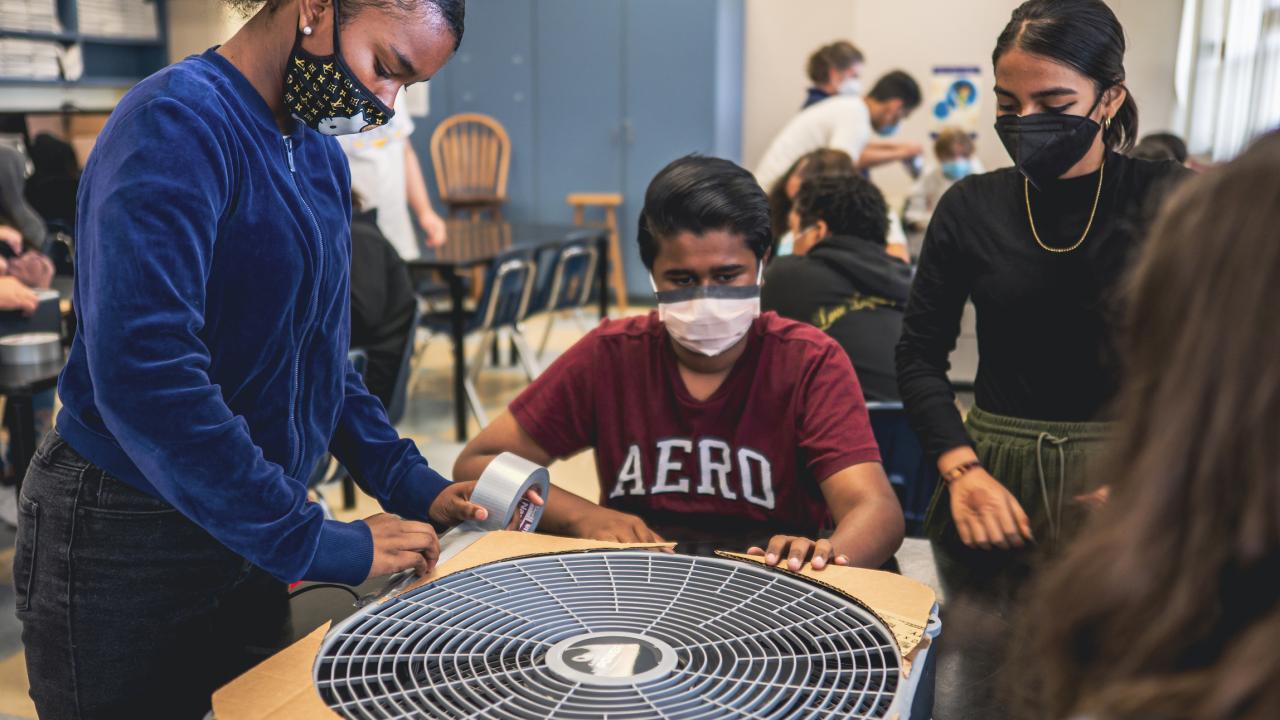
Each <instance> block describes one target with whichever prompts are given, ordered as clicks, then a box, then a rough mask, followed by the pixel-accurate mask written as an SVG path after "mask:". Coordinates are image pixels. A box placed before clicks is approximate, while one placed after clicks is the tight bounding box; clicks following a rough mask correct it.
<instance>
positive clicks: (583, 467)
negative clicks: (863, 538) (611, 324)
mask: <svg viewBox="0 0 1280 720" xmlns="http://www.w3.org/2000/svg"><path fill="white" fill-rule="evenodd" d="M542 322H543V320H541V319H535V320H534V321H532V322H531V323H530V332H529V334H530V335H531V336H532V337H533V338H534V339H537V338H540V337H541V333H542ZM580 336H581V331H580V330H578V329H577V327H576V326H575V324H574V323H573V322H572V321H570V320H565V321H562V322H559V323H557V325H556V329H555V330H554V331H553V332H552V336H551V342H550V344H549V346H548V350H549V355H554V354H555V353H558V352H560V351H563V350H564V349H565V348H567V347H568V346H569V345H570V344H572V342H573V341H574V340H575V339H576V338H578V337H580ZM549 359H550V357H548V358H546V360H549ZM449 362H450V360H449V343H448V340H447V339H444V338H436V339H434V340H432V341H431V342H430V343H429V344H428V346H427V353H426V356H425V363H424V367H423V373H424V375H423V377H422V378H421V379H420V382H419V385H418V390H417V392H416V393H415V395H414V396H413V397H412V398H411V401H410V403H409V407H408V410H407V413H406V417H405V419H404V422H403V423H402V424H401V426H400V429H401V432H402V433H404V434H405V435H406V436H408V437H412V438H413V439H414V440H415V441H417V443H418V446H419V448H420V449H421V450H422V453H423V454H424V455H425V456H426V457H427V459H428V460H429V461H430V462H431V463H432V464H433V465H434V466H436V467H437V468H438V469H440V470H441V472H443V473H445V474H446V475H448V474H449V472H450V470H451V469H452V466H453V461H454V459H455V458H456V457H457V454H458V452H459V451H460V450H461V446H460V445H459V444H457V443H456V442H454V438H453V423H452V412H451V408H452V404H451V401H450V388H451V374H450V365H449ZM524 385H525V378H524V375H523V373H522V372H521V371H520V370H519V368H518V367H510V368H506V367H503V368H493V369H488V370H486V371H485V372H484V373H482V375H481V377H480V382H479V383H478V386H479V390H480V395H481V397H482V398H483V400H484V402H485V404H486V410H487V411H488V413H489V415H490V417H494V416H496V415H497V414H498V413H499V412H500V411H501V410H502V408H504V407H505V406H506V403H507V402H509V401H510V400H511V399H512V398H514V397H515V395H516V394H517V393H518V392H519V391H520V389H521V388H523V387H524ZM471 424H472V428H471V432H472V433H473V434H474V433H475V432H476V430H477V429H478V428H477V427H476V426H475V421H474V420H472V421H471ZM551 477H552V481H553V482H555V483H556V484H557V485H559V486H561V487H564V488H566V489H569V490H571V491H573V492H575V493H578V494H580V495H583V496H584V497H588V498H592V499H594V498H595V496H596V492H597V491H596V478H595V465H594V460H593V458H592V456H591V453H590V452H585V453H582V454H580V455H578V456H576V457H574V458H571V459H569V460H566V461H564V462H560V463H556V464H555V465H554V466H553V467H552V468H551ZM326 496H327V497H329V498H331V499H332V500H333V501H334V502H333V503H331V504H332V505H333V506H334V507H338V505H339V502H338V500H339V498H338V493H337V490H336V488H331V489H329V490H328V491H327V492H326ZM378 511H379V510H378V507H377V503H376V502H375V501H374V500H373V499H372V498H369V497H367V496H364V495H363V494H361V495H360V496H359V498H358V502H357V504H356V508H355V509H354V510H350V511H343V510H339V511H338V516H339V517H340V518H341V519H354V518H359V517H365V516H368V515H371V514H373V513H376V512H378ZM12 537H13V533H12V531H11V530H8V529H6V528H2V527H0V548H7V549H4V550H0V608H4V610H3V611H0V720H5V719H6V718H9V717H17V718H32V717H34V715H35V713H34V708H33V707H32V705H31V702H30V700H29V699H28V697H27V694H26V690H27V684H26V683H27V677H26V671H25V667H24V665H23V661H22V654H21V642H20V640H19V636H18V634H19V627H18V624H17V621H16V619H15V618H14V617H13V613H12V612H10V611H9V610H8V608H11V607H12V603H13V588H12V580H11V577H12V559H13V547H12V543H13V540H12ZM898 560H899V563H900V564H901V565H902V569H903V572H904V574H906V575H908V576H911V577H914V578H916V579H918V580H921V581H922V582H925V583H928V584H930V585H933V586H935V589H936V585H937V583H936V579H935V577H934V573H933V560H932V555H931V554H930V552H929V547H928V544H927V543H925V542H923V541H919V540H908V541H907V543H906V544H905V545H904V547H903V548H902V550H901V551H900V552H899V554H898ZM295 620H298V621H301V623H295V624H305V622H306V621H305V620H304V619H303V618H295ZM306 629H307V628H304V627H295V630H296V631H305V630H306Z"/></svg>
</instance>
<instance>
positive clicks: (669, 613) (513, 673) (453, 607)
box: [315, 551, 900, 720]
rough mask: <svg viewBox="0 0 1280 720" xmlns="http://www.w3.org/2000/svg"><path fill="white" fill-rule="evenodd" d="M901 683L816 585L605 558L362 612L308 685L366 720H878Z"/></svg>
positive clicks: (651, 556) (765, 574)
mask: <svg viewBox="0 0 1280 720" xmlns="http://www.w3.org/2000/svg"><path fill="white" fill-rule="evenodd" d="M629 659H630V660H629ZM584 661H585V662H584ZM632 661H634V668H633V667H632V664H631V663H632ZM899 667H900V659H899V655H898V650H897V646H896V644H895V643H894V641H893V640H892V635H891V634H890V633H889V631H888V630H887V629H886V628H885V627H884V626H883V625H882V624H881V623H880V622H879V621H878V620H876V619H875V618H874V617H873V616H872V615H871V614H870V613H868V612H866V611H865V610H863V609H862V608H860V607H858V606H857V605H855V604H854V603H852V602H850V601H848V600H847V599H846V598H843V597H840V596H838V595H836V594H835V593H832V592H829V591H827V590H825V589H823V588H821V587H819V586H817V585H814V584H811V583H808V582H804V581H802V580H798V579H796V578H794V577H792V576H789V575H785V574H783V573H780V572H776V571H773V570H768V569H765V568H762V567H759V566H756V565H752V564H748V563H742V562H735V561H728V560H721V559H718V558H701V557H689V556H684V555H667V554H661V553H652V552H634V551H608V552H591V553H581V554H570V555H546V556H540V557H531V558H522V559H518V560H510V561H505V562H500V563H495V564H492V565H485V566H481V567H478V568H474V569H472V570H468V571H464V572H459V573H456V574H453V575H449V576H446V577H445V578H443V579H441V580H439V581H436V582H434V583H431V584H429V585H424V586H423V587H420V588H417V589H415V590H413V591H411V592H408V593H405V594H404V595H401V596H399V597H396V598H393V599H391V600H387V601H385V602H383V603H380V604H378V605H375V606H372V607H370V608H366V609H365V610H363V611H361V612H360V613H358V614H356V615H354V616H352V618H350V619H348V621H346V622H344V623H343V624H342V625H341V626H340V627H338V628H335V629H334V631H332V632H331V633H329V635H328V637H326V639H325V642H324V645H323V647H322V648H321V650H320V653H319V656H318V657H317V659H316V664H315V680H316V686H317V688H318V689H319V691H320V695H321V697H322V698H323V699H324V700H325V702H326V703H328V705H329V707H331V708H332V709H333V710H335V711H336V712H337V713H339V714H340V715H342V716H343V717H347V718H361V719H371V718H379V719H380V718H414V717H443V718H463V717H476V718H501V719H504V720H505V719H508V718H511V719H516V718H519V719H526V718H548V717H554V718H584V719H585V718H600V717H609V718H682V719H683V718H690V719H692V718H726V717H742V718H782V717H786V718H802V717H851V718H882V717H885V716H886V713H887V711H888V709H889V706H890V705H891V704H892V702H893V699H894V693H895V691H896V690H897V686H898V678H899V674H900V673H899ZM566 668H568V669H566ZM619 668H622V669H621V670H619ZM629 669H631V670H634V674H630V675H629ZM597 673H599V674H600V675H599V676H598V677H597V676H596V674H597ZM629 677H630V679H628V678H629Z"/></svg>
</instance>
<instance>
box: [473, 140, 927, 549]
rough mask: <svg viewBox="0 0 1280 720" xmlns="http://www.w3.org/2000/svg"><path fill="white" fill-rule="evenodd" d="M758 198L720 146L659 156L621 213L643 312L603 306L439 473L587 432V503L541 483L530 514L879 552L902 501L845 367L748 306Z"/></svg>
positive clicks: (600, 527)
mask: <svg viewBox="0 0 1280 720" xmlns="http://www.w3.org/2000/svg"><path fill="white" fill-rule="evenodd" d="M768 213H769V206H768V202H767V200H766V198H765V195H764V192H763V191H762V190H761V189H760V186H759V185H757V184H756V182H755V180H754V178H752V176H751V174H750V173H748V172H747V171H746V170H744V169H742V168H740V167H738V166H737V165H734V164H733V163H731V162H729V161H727V160H721V159H719V158H709V157H697V156H690V157H685V158H681V159H679V160H676V161H675V162H673V163H671V164H670V165H668V166H667V167H666V168H664V169H663V170H661V171H660V172H659V173H658V175H657V176H656V177H655V178H654V179H653V182H651V183H650V185H649V189H648V191H647V192H646V194H645V202H644V208H643V210H642V212H641V215H640V223H639V242H640V257H641V259H642V260H643V262H644V264H645V267H646V268H648V269H649V270H650V272H651V273H652V280H653V284H654V288H655V291H656V294H657V300H658V311H657V312H655V313H650V314H649V315H645V316H639V317H631V318H626V319H624V320H606V321H604V322H602V323H601V324H600V326H599V327H597V328H596V329H595V330H593V331H591V333H589V334H588V335H587V336H586V337H585V338H583V339H582V340H580V341H579V342H578V343H577V344H575V345H574V346H573V347H572V348H570V349H569V350H568V351H567V352H566V353H565V354H563V355H561V356H560V358H559V359H557V360H556V361H555V362H554V363H553V364H552V365H551V367H549V368H547V370H546V371H545V372H544V373H543V374H542V375H540V376H539V377H538V379H537V380H535V381H534V382H533V384H531V385H530V386H529V387H528V388H526V389H525V391H524V392H522V393H521V394H520V396H519V397H517V398H516V399H515V401H513V402H512V403H511V406H510V409H509V412H506V413H503V414H502V415H501V416H500V417H498V418H497V419H496V420H495V421H494V422H493V423H491V424H490V425H489V426H488V427H487V428H485V429H484V430H483V431H481V432H480V434H479V435H477V436H476V438H475V439H474V440H472V441H471V442H470V443H469V444H468V445H467V447H466V448H465V449H464V450H463V451H462V455H461V456H460V457H459V458H458V463H457V465H456V466H455V467H454V474H455V477H456V478H457V479H459V480H467V479H475V478H476V477H478V476H479V475H480V473H481V471H483V469H484V467H485V465H486V464H487V463H488V462H489V460H490V459H492V458H493V457H494V456H496V455H498V454H499V453H501V452H504V451H511V452H514V453H516V454H518V455H520V456H522V457H526V458H528V459H530V460H532V461H533V462H536V463H539V464H541V465H547V464H550V463H551V461H552V460H554V459H556V458H565V457H569V456H571V455H574V454H576V453H578V452H579V451H581V450H584V449H586V448H593V449H594V450H595V458H596V470H597V472H598V475H599V481H600V503H601V504H600V505H597V504H595V503H592V502H590V501H588V500H584V499H581V498H579V497H577V496H575V495H573V494H571V493H568V492H565V491H563V490H557V489H552V491H551V495H550V497H549V498H547V504H546V510H545V513H544V514H543V516H542V525H541V526H540V527H539V529H540V530H545V531H547V532H551V533H556V534H561V535H569V536H573V537H585V538H596V539H603V540H621V541H637V540H639V541H646V540H654V539H656V538H658V537H660V536H661V537H665V538H667V539H670V540H674V541H677V542H678V543H680V549H681V550H682V551H686V552H697V553H709V552H711V551H713V550H716V549H725V548H729V549H733V548H736V549H740V550H749V551H750V552H754V553H756V554H760V555H766V556H767V561H768V562H769V563H770V564H780V563H784V562H785V563H787V564H788V565H789V566H790V568H791V569H793V570H795V569H798V568H799V567H800V565H801V564H802V563H803V562H804V561H805V559H806V558H808V557H810V556H812V564H813V567H814V568H815V569H820V568H822V567H824V566H825V565H826V564H828V563H835V564H846V563H847V564H851V565H860V566H870V567H877V566H879V565H881V564H883V563H885V562H886V561H887V560H888V559H889V558H890V557H891V556H892V555H893V552H894V551H895V550H896V549H897V547H898V545H899V543H900V542H901V541H902V533H903V518H902V508H901V507H900V506H899V505H898V501H897V499H896V498H895V497H894V494H893V490H892V489H891V488H890V486H889V483H888V480H887V479H886V478H885V474H884V469H883V468H882V467H881V466H880V455H879V452H878V450H877V447H876V443H875V438H874V436H873V435H872V433H871V425H870V420H869V419H868V418H867V413H866V407H865V404H864V402H863V399H862V392H861V390H860V388H859V386H858V379H857V376H855V375H854V372H853V366H852V365H850V363H849V359H848V357H846V356H845V354H844V352H843V351H842V350H841V349H840V346H839V345H837V344H836V343H835V341H833V340H832V339H831V338H830V337H828V336H826V335H824V334H822V333H821V332H819V331H818V330H817V329H815V328H813V327H811V326H808V325H805V324H802V323H798V322H795V321H792V320H785V319H783V318H780V317H778V316H777V315H775V314H773V313H765V314H763V315H761V314H760V277H761V275H762V273H763V269H764V263H765V261H766V260H767V258H768V255H769V243H770V240H771V238H770V237H769V215H768ZM828 518H831V519H832V520H833V521H834V528H831V527H830V526H829V525H828V522H830V521H829V520H828ZM824 528H825V529H827V530H830V531H831V534H830V537H826V534H827V533H825V532H823V530H824ZM751 546H754V547H751Z"/></svg>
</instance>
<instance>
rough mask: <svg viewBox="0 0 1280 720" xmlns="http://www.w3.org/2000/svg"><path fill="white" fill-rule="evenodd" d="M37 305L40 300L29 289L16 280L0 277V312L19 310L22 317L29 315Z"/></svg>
mask: <svg viewBox="0 0 1280 720" xmlns="http://www.w3.org/2000/svg"><path fill="white" fill-rule="evenodd" d="M39 305H40V300H39V299H38V298H36V294H35V293H34V292H32V291H31V288H29V287H27V286H26V285H23V284H22V283H21V282H20V281H19V280H18V279H17V278H14V277H0V310H21V311H22V313H23V314H24V315H30V314H32V313H34V312H35V311H36V308H37V307H39Z"/></svg>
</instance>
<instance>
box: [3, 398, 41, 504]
mask: <svg viewBox="0 0 1280 720" xmlns="http://www.w3.org/2000/svg"><path fill="white" fill-rule="evenodd" d="M8 403H9V412H11V413H13V425H12V426H11V427H10V428H9V445H10V447H12V448H13V475H14V478H15V481H16V482H17V490H18V491H21V490H22V480H23V478H25V477H26V475H27V466H28V465H30V464H31V458H32V457H33V456H35V453H36V411H35V404H34V403H33V402H32V397H31V396H30V395H10V396H9V399H8Z"/></svg>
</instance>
